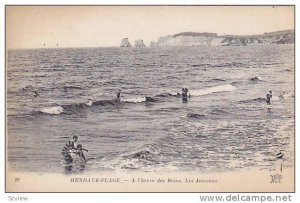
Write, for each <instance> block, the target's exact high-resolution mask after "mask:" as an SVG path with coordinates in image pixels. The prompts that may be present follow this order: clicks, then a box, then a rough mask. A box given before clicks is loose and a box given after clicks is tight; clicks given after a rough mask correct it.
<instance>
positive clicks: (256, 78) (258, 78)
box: [249, 76, 263, 82]
mask: <svg viewBox="0 0 300 203" xmlns="http://www.w3.org/2000/svg"><path fill="white" fill-rule="evenodd" d="M249 80H250V81H253V82H256V81H263V78H262V77H260V76H258V77H253V78H250V79H249Z"/></svg>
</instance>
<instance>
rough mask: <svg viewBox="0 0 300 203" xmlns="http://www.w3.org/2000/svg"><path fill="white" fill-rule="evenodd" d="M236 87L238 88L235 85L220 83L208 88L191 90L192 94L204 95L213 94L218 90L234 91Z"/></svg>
mask: <svg viewBox="0 0 300 203" xmlns="http://www.w3.org/2000/svg"><path fill="white" fill-rule="evenodd" d="M235 89H236V87H235V86H233V85H230V84H226V85H218V86H214V87H209V88H206V89H199V90H191V91H190V92H191V95H192V96H203V95H207V94H212V93H216V92H231V91H234V90H235Z"/></svg>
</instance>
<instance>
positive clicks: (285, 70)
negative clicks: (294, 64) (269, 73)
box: [280, 69, 292, 72]
mask: <svg viewBox="0 0 300 203" xmlns="http://www.w3.org/2000/svg"><path fill="white" fill-rule="evenodd" d="M280 72H292V70H290V69H284V70H281V71H280Z"/></svg>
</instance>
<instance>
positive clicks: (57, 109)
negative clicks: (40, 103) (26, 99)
mask: <svg viewBox="0 0 300 203" xmlns="http://www.w3.org/2000/svg"><path fill="white" fill-rule="evenodd" d="M40 111H41V112H43V113H47V114H52V115H58V114H61V113H62V112H63V111H64V109H63V107H61V106H54V107H47V108H42V109H41V110H40Z"/></svg>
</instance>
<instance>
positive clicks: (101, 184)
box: [5, 5, 295, 192]
mask: <svg viewBox="0 0 300 203" xmlns="http://www.w3.org/2000/svg"><path fill="white" fill-rule="evenodd" d="M294 11H295V7H294V6H287V5H286V6H237V5H236V6H234V5H232V6H167V5H166V6H34V5H31V6H20V5H19V6H17V5H7V6H6V7H5V22H6V27H5V32H6V137H5V141H6V177H5V178H6V192H294V191H295V187H294V185H295V144H294V140H295V31H294V15H295V13H294Z"/></svg>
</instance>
